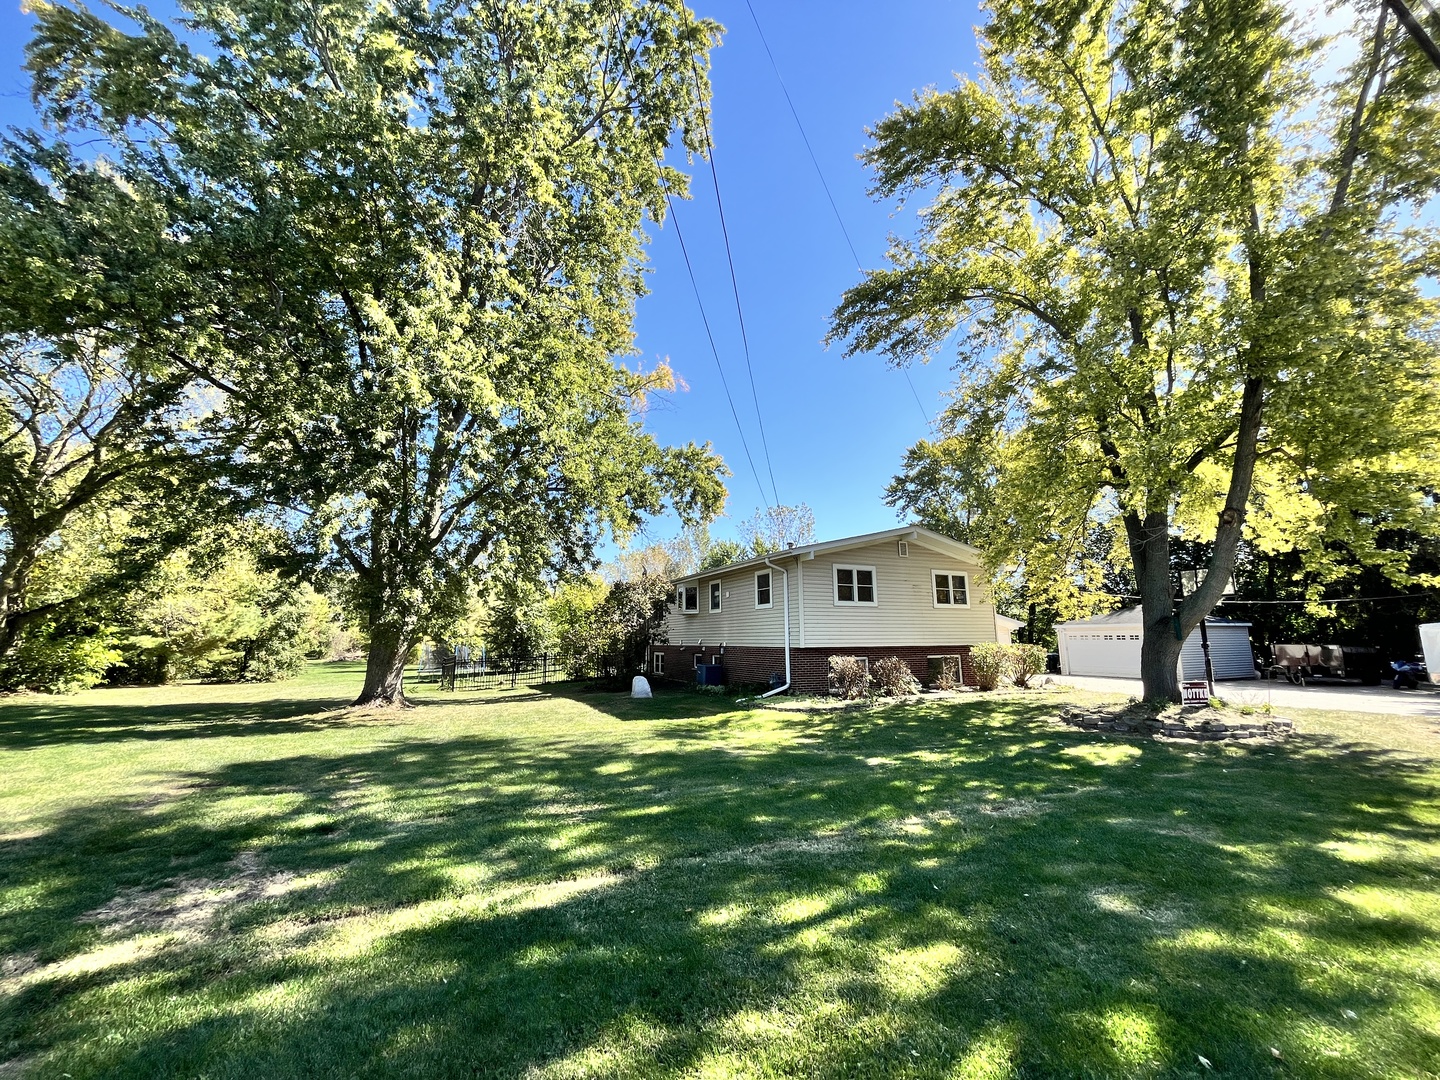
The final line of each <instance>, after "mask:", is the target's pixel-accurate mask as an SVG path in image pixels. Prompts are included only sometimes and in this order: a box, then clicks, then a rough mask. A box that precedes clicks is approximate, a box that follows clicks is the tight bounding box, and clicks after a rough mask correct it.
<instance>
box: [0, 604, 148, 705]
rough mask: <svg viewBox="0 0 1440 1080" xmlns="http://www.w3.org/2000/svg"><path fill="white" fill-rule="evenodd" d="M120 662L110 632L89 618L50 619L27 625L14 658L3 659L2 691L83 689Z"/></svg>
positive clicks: (1, 672) (109, 629)
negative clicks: (91, 622)
mask: <svg viewBox="0 0 1440 1080" xmlns="http://www.w3.org/2000/svg"><path fill="white" fill-rule="evenodd" d="M119 659H120V653H119V652H117V651H116V650H115V633H114V631H113V630H112V629H111V628H109V627H106V626H100V625H94V624H90V623H88V622H87V621H86V620H84V619H80V620H74V619H69V618H63V617H62V618H59V619H47V620H44V621H41V622H37V623H32V624H31V625H30V626H28V627H26V629H25V631H24V632H23V633H22V634H21V635H20V639H19V641H18V642H16V645H15V648H14V649H12V650H11V652H10V655H8V656H6V657H5V658H4V659H3V660H0V690H39V691H43V692H45V693H51V694H68V693H72V692H74V691H76V690H84V689H86V688H88V687H91V686H94V685H95V684H96V683H98V682H99V681H100V680H101V679H102V678H104V676H105V672H106V670H107V669H109V668H110V666H111V665H113V664H115V663H116V662H117V661H119Z"/></svg>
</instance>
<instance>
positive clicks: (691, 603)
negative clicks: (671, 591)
mask: <svg viewBox="0 0 1440 1080" xmlns="http://www.w3.org/2000/svg"><path fill="white" fill-rule="evenodd" d="M675 603H676V604H678V605H679V607H680V610H681V611H683V612H685V613H686V614H687V615H692V614H694V613H695V612H697V611H699V610H700V586H699V585H681V586H679V587H678V588H677V589H676V590H675Z"/></svg>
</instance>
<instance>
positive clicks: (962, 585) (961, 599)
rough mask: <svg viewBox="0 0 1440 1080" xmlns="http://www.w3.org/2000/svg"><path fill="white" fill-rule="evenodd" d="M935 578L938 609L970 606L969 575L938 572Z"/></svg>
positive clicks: (935, 573)
mask: <svg viewBox="0 0 1440 1080" xmlns="http://www.w3.org/2000/svg"><path fill="white" fill-rule="evenodd" d="M934 576H935V606H936V607H969V606H970V580H969V575H967V574H950V573H943V572H941V571H939V570H936V571H934Z"/></svg>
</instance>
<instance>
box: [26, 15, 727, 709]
mask: <svg viewBox="0 0 1440 1080" xmlns="http://www.w3.org/2000/svg"><path fill="white" fill-rule="evenodd" d="M182 9H183V13H184V21H183V29H177V28H174V27H172V26H170V25H168V24H166V23H164V22H162V21H160V20H157V19H156V18H154V17H152V16H151V15H150V14H148V13H147V12H146V11H145V10H144V9H140V8H124V7H117V8H114V9H113V10H114V11H115V13H116V15H117V16H118V18H116V19H115V21H113V22H110V21H106V20H105V19H103V18H101V17H100V16H98V15H96V14H94V13H93V12H91V11H90V10H88V9H87V8H85V7H83V6H80V5H78V4H74V5H70V4H63V3H50V2H46V0H41V2H38V3H36V5H35V8H34V10H35V13H36V16H37V18H38V22H39V28H38V32H37V37H36V39H35V41H34V42H33V43H32V44H31V46H30V49H29V64H30V68H31V71H32V72H33V74H34V79H35V86H36V92H37V95H38V97H39V99H40V101H41V103H42V104H43V106H44V108H45V111H46V115H47V117H48V118H49V120H50V121H51V122H52V123H54V124H55V125H57V126H59V127H60V128H61V130H63V131H65V132H67V133H71V134H75V133H79V132H82V131H85V132H91V133H96V134H98V135H100V136H101V137H103V139H104V140H105V141H106V143H107V144H108V146H109V147H110V148H111V152H112V154H113V156H114V159H115V160H116V161H117V162H118V163H120V166H121V167H122V168H123V169H124V170H125V172H126V173H127V175H133V176H136V177H139V178H143V179H144V181H145V183H146V185H147V186H148V187H149V188H150V189H153V190H154V191H156V192H157V193H158V196H157V197H158V199H159V201H160V203H161V205H162V206H163V208H164V210H165V213H166V215H167V225H168V228H169V229H170V230H171V231H172V232H175V233H179V234H183V236H184V237H185V239H186V243H187V246H188V250H189V251H190V253H191V255H192V259H191V262H190V264H189V277H188V278H187V280H186V282H185V285H186V289H187V295H188V300H189V307H188V309H187V310H186V311H185V313H184V319H185V324H186V327H187V330H188V332H189V333H190V335H191V336H190V341H191V343H192V344H195V345H197V347H192V348H189V349H186V350H184V351H183V353H181V354H180V355H179V356H177V361H178V362H180V363H182V364H184V365H187V366H188V368H189V370H191V372H192V373H193V374H194V375H195V376H196V377H197V378H200V379H202V380H203V381H204V382H205V383H206V384H207V385H208V386H210V387H212V388H213V389H214V390H215V391H217V392H218V393H220V394H222V395H223V397H224V400H225V407H226V415H227V417H228V418H229V420H230V423H231V427H230V429H229V432H230V435H231V438H232V460H233V462H234V463H235V466H236V468H235V481H236V482H237V483H239V484H242V485H243V486H245V487H246V488H248V489H249V490H251V491H254V492H255V493H257V495H259V496H260V497H261V498H263V499H264V500H265V501H266V502H267V503H269V504H270V505H271V506H273V507H275V508H276V509H277V513H278V516H279V520H280V521H281V522H282V523H283V524H285V525H286V526H288V528H289V530H290V533H291V537H292V540H293V543H294V547H295V550H296V552H297V554H298V556H299V557H300V558H301V559H303V560H305V561H306V562H308V563H309V564H310V565H311V566H312V567H318V568H319V569H320V570H321V571H322V572H325V571H328V572H330V573H333V574H336V575H340V576H343V578H344V579H345V580H346V581H348V582H349V583H350V585H351V586H352V595H353V598H354V601H355V603H356V605H357V606H358V607H359V608H360V609H361V610H363V611H364V612H365V613H366V621H367V624H368V628H369V636H370V642H371V649H370V661H369V670H368V672H367V677H366V684H365V689H364V691H363V693H362V696H361V700H362V701H375V702H391V701H399V700H403V689H402V673H403V664H404V658H405V654H406V652H407V651H408V649H409V647H410V645H411V643H412V642H413V641H414V640H415V639H416V638H417V636H419V635H420V634H422V633H423V632H425V631H426V630H427V629H428V628H429V627H430V626H432V625H439V624H443V623H444V622H445V621H446V620H447V619H451V618H453V617H454V613H455V609H457V608H458V607H459V606H460V605H462V604H463V603H465V602H466V600H467V598H468V597H469V596H470V595H471V593H472V591H473V588H474V586H475V584H476V582H477V580H483V579H484V578H485V577H486V576H487V574H488V572H489V568H490V567H492V566H495V565H499V564H502V563H503V564H504V565H505V567H506V570H507V573H508V574H510V575H511V576H514V575H519V576H522V577H523V576H530V577H538V576H539V575H540V574H541V573H542V572H543V571H545V570H546V569H550V570H556V571H558V570H563V569H569V568H574V567H578V566H580V565H584V564H586V563H588V562H590V561H592V560H593V555H594V551H595V547H596V544H597V543H598V542H599V540H600V538H601V537H602V536H603V535H605V534H606V532H607V531H610V532H614V533H618V534H620V535H624V534H626V533H627V532H629V531H630V530H632V529H634V528H635V527H636V525H637V524H638V523H639V522H640V520H641V519H642V517H643V516H644V515H646V514H650V513H654V512H658V511H659V510H660V509H662V507H664V506H665V505H670V506H672V507H674V508H675V509H676V510H678V511H679V513H680V515H681V517H682V518H683V519H686V520H690V519H703V518H705V517H707V516H709V515H712V514H713V513H715V512H717V511H718V510H719V508H720V506H721V504H722V502H723V497H724V488H723V484H722V481H721V476H722V474H723V466H721V464H720V462H719V461H718V459H717V458H716V457H715V456H714V455H713V454H712V453H711V452H710V450H709V448H708V447H705V446H696V445H690V446H685V447H679V448H667V447H662V446H660V445H658V444H657V443H656V442H655V441H654V440H653V438H651V437H650V436H649V435H647V434H646V433H645V432H644V431H643V429H642V427H641V424H640V419H639V417H640V412H641V410H640V408H639V406H640V405H641V404H642V403H643V399H644V396H645V395H646V394H647V393H648V392H650V391H652V390H654V389H656V388H657V387H660V386H663V385H666V384H667V383H668V379H669V373H668V371H667V370H665V369H663V368H662V369H660V370H659V371H654V372H649V373H642V372H636V371H631V370H627V369H626V368H625V367H624V366H623V365H622V364H619V363H616V362H615V360H614V358H615V357H617V356H623V355H625V354H627V353H628V352H629V351H630V350H631V348H632V345H631V322H632V317H633V311H634V304H635V299H636V297H637V296H638V295H639V294H640V293H641V292H642V291H643V280H642V264H643V251H642V243H643V240H644V225H645V221H646V219H647V217H648V218H649V219H650V220H651V221H659V220H660V219H661V216H662V213H663V208H664V205H665V197H666V193H667V192H670V193H673V194H684V191H685V186H686V185H685V177H684V175H683V174H682V173H681V172H679V171H678V170H677V169H675V168H674V167H673V166H671V165H666V164H664V163H663V159H664V157H665V155H666V153H667V151H673V150H677V149H678V150H682V151H683V150H694V149H697V148H698V146H699V140H698V131H699V125H700V124H701V123H702V122H703V112H702V110H703V103H704V101H705V99H706V96H707V94H708V83H707V81H706V77H705V73H706V70H707V65H708V61H707V53H708V50H709V48H710V47H711V45H712V44H713V43H714V41H715V40H716V38H717V34H718V28H717V27H716V26H715V25H714V24H712V23H708V22H705V21H702V20H696V19H694V18H693V17H692V16H691V15H690V13H689V12H688V11H687V10H686V9H685V8H684V7H683V6H682V5H681V4H678V3H673V2H670V0H598V2H591V3H581V2H578V0H561V2H557V3H553V4H548V5H545V6H544V7H542V8H536V7H534V6H533V5H529V4H524V3H519V2H517V0H488V2H482V3H459V2H457V0H446V2H442V3H439V4H436V5H429V6H414V5H400V6H395V5H392V4H389V3H383V2H380V0H338V2H332V3H321V4H313V5H294V4H288V3H282V2H279V0H219V2H214V0H190V2H187V3H184V4H182ZM677 133H678V140H677Z"/></svg>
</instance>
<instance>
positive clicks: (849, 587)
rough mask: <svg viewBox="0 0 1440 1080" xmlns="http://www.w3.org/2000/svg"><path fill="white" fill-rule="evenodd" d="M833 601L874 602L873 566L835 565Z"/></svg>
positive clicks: (843, 602) (845, 602)
mask: <svg viewBox="0 0 1440 1080" xmlns="http://www.w3.org/2000/svg"><path fill="white" fill-rule="evenodd" d="M834 573H835V603H837V604H871V605H873V604H874V603H875V568H874V567H873V566H842V565H840V564H839V563H837V564H836V565H835V569H834Z"/></svg>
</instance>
